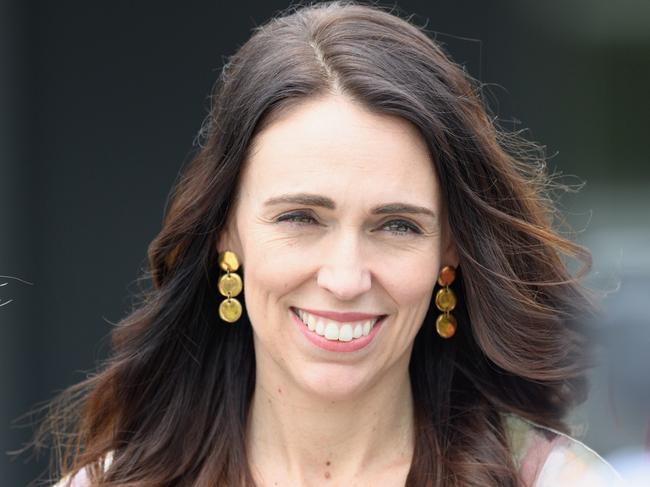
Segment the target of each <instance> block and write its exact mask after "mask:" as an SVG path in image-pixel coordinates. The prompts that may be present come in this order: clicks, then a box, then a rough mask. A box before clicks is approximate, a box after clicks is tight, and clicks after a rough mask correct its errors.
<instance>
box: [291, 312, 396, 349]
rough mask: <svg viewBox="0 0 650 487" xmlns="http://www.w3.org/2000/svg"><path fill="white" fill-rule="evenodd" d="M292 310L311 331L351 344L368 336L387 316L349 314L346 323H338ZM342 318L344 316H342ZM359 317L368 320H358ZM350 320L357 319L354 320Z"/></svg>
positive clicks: (326, 337) (330, 319) (328, 338)
mask: <svg viewBox="0 0 650 487" xmlns="http://www.w3.org/2000/svg"><path fill="white" fill-rule="evenodd" d="M292 310H293V311H294V313H295V314H296V315H297V316H298V317H299V318H300V320H301V321H302V322H303V323H304V325H305V326H306V327H307V328H308V329H309V330H310V331H312V332H314V333H316V334H318V335H320V336H322V337H323V338H325V339H327V340H330V341H334V342H336V341H339V342H350V341H352V340H356V339H357V338H361V337H363V336H368V335H369V334H370V332H371V331H372V329H373V327H374V326H375V324H376V323H377V322H378V321H379V320H380V319H381V318H383V317H384V316H385V315H376V316H374V317H372V318H370V316H372V315H362V314H356V315H357V316H354V315H355V314H349V315H348V316H349V318H348V319H347V320H346V321H337V320H335V319H332V318H330V317H325V316H321V315H317V314H312V313H308V312H307V311H304V310H302V309H298V308H292ZM328 314H330V313H328ZM331 314H333V313H331ZM341 316H344V315H343V314H342V315H341ZM359 317H363V318H366V319H358V318H359ZM350 318H357V319H356V320H353V319H350Z"/></svg>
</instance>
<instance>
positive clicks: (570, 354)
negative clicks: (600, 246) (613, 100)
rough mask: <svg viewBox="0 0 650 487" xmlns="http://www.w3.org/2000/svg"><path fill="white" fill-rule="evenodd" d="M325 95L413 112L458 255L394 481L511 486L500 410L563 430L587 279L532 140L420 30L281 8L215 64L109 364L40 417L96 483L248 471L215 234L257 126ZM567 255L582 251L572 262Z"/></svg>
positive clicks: (573, 388) (573, 398) (240, 337)
mask: <svg viewBox="0 0 650 487" xmlns="http://www.w3.org/2000/svg"><path fill="white" fill-rule="evenodd" d="M329 94H336V95H342V96H346V97H348V98H349V99H351V100H354V101H355V102H358V103H360V104H361V105H362V106H364V107H365V108H367V109H368V110H370V111H372V112H374V113H381V114H390V115H395V116H398V117H401V118H402V119H405V120H407V121H409V122H411V123H412V124H413V125H414V126H415V127H417V129H418V130H419V132H420V133H421V135H422V137H423V139H424V140H425V141H426V144H427V147H428V150H429V151H430V154H431V160H432V161H433V164H434V166H435V172H436V174H437V176H438V178H439V181H440V188H441V191H442V199H443V201H444V202H445V206H446V208H447V214H448V219H449V225H450V229H451V233H452V237H453V239H454V241H455V243H456V245H457V248H458V253H459V257H460V265H459V269H460V272H459V276H458V278H457V280H456V282H455V283H454V285H453V286H452V287H454V288H455V290H456V293H457V295H458V296H459V307H458V308H457V310H456V311H455V312H454V313H455V315H456V317H457V320H458V331H457V333H456V336H455V337H454V338H453V339H451V340H442V339H440V338H439V337H438V336H437V335H436V333H435V328H434V321H435V319H434V318H435V309H434V308H433V307H432V308H431V309H430V310H429V314H428V315H427V318H426V319H425V321H424V323H423V324H422V327H421V329H420V331H419V332H418V334H417V336H416V338H415V345H414V348H413V352H412V357H411V361H410V366H409V374H410V380H411V383H412V393H413V400H414V404H415V424H416V429H415V431H416V433H415V438H414V441H415V447H414V455H413V459H412V464H411V469H410V472H409V474H408V478H407V483H406V485H407V486H414V487H415V486H417V487H422V486H424V487H434V486H437V487H441V486H445V487H461V486H464V487H465V486H481V487H488V486H494V487H497V486H499V487H508V486H510V487H514V486H516V485H520V484H521V479H520V478H519V474H518V472H517V469H516V466H515V463H514V460H513V452H512V451H511V446H510V445H509V444H508V439H507V435H506V430H505V422H504V419H503V414H504V413H514V414H518V415H520V416H522V417H525V418H528V419H530V420H532V421H534V422H536V423H539V424H541V425H545V426H549V427H552V428H555V429H558V430H564V431H566V425H565V424H564V421H563V418H564V417H565V414H566V413H567V411H568V410H569V409H570V408H571V407H572V406H574V405H575V404H577V403H578V402H580V401H582V400H584V397H585V390H586V387H585V386H586V384H585V375H584V374H585V370H586V368H587V367H588V366H589V360H588V359H589V356H588V354H587V350H588V348H587V345H588V341H587V339H586V333H585V329H584V325H582V323H583V322H584V320H583V319H582V317H583V315H584V313H586V312H590V310H592V309H593V302H592V298H591V296H590V295H589V293H588V291H587V290H586V289H585V288H584V287H583V286H582V285H581V284H580V282H579V280H580V277H581V276H582V274H584V272H585V271H586V270H588V269H589V268H590V265H591V262H590V254H589V252H588V251H587V250H586V249H584V248H583V247H581V246H579V245H577V244H576V243H573V242H572V241H571V240H570V239H569V238H567V237H565V236H563V235H562V233H561V232H560V230H559V223H560V222H561V219H560V218H561V217H560V215H559V213H558V211H557V209H556V204H555V203H554V200H553V196H554V191H555V190H556V189H563V186H562V185H561V184H560V183H559V182H558V181H557V179H556V178H555V177H553V176H552V175H550V174H548V171H547V170H546V166H545V158H544V154H543V151H542V149H541V148H540V147H539V146H537V145H536V144H535V143H533V142H529V141H527V140H525V139H524V138H523V137H522V135H521V134H520V133H511V132H508V131H506V130H504V129H501V128H500V127H498V125H497V123H496V122H495V121H494V119H493V117H492V116H491V115H490V114H489V110H488V108H487V107H486V103H484V101H483V97H482V93H481V86H480V85H479V83H477V82H476V81H475V80H473V79H472V78H471V77H469V76H468V75H467V73H466V72H465V71H464V70H463V69H462V68H461V67H460V66H458V65H457V64H455V63H454V62H453V61H451V60H450V58H449V57H448V56H447V55H446V54H445V52H444V51H443V49H442V48H441V46H440V45H438V44H437V43H436V42H435V41H434V40H433V39H432V38H431V37H430V36H429V35H428V33H427V31H425V30H424V29H423V28H421V27H419V26H416V25H414V24H413V23H411V22H409V21H408V20H406V19H403V18H401V17H400V16H399V15H397V14H395V13H393V12H392V11H387V10H385V9H383V8H380V7H377V6H374V5H364V4H360V3H357V2H351V1H348V2H342V1H337V2H328V3H319V4H312V5H305V6H298V7H292V8H290V9H289V10H288V11H285V12H282V13H281V14H280V15H278V16H276V17H275V18H273V19H272V20H270V21H269V22H267V23H266V24H264V25H262V26H260V27H258V28H256V29H255V31H254V33H253V35H252V36H251V38H250V39H249V40H248V41H247V42H246V43H245V44H244V45H242V46H241V47H240V48H239V50H238V51H237V52H236V53H235V54H234V55H233V56H231V57H230V58H229V59H228V62H227V63H226V64H225V65H224V67H223V69H222V71H221V75H220V77H219V79H218V81H217V83H216V84H215V87H214V92H213V94H212V96H211V110H210V113H209V116H208V117H207V119H206V121H205V122H204V124H203V126H202V129H201V133H200V138H199V140H200V142H199V144H198V146H197V150H196V153H195V156H194V158H193V160H192V161H191V162H190V163H189V164H188V165H187V167H186V168H185V169H184V171H183V173H182V175H181V176H180V177H179V179H178V181H177V183H176V185H175V188H174V190H173V192H172V194H171V196H170V204H169V207H168V211H167V214H166V218H165V220H164V225H163V228H162V230H161V231H160V233H159V234H158V235H157V236H156V238H155V239H154V240H153V242H151V244H150V246H149V249H148V256H149V267H150V268H149V273H150V275H149V277H150V278H151V279H152V282H153V286H152V288H151V289H150V290H148V291H146V293H145V294H144V295H143V299H142V300H141V302H140V303H139V304H138V307H137V308H136V309H135V311H133V312H132V313H131V314H130V315H129V316H127V317H126V318H124V319H123V320H122V321H121V322H120V323H119V325H118V326H117V327H116V328H115V329H114V331H113V332H112V344H113V353H112V356H111V358H110V360H109V361H108V363H106V364H104V365H103V366H102V367H101V369H100V370H99V372H98V373H97V374H96V375H94V376H92V377H90V378H89V379H87V380H85V381H84V382H82V383H80V384H77V385H75V386H73V387H72V388H70V389H69V390H68V391H67V392H66V393H65V394H64V395H63V396H62V397H61V398H59V399H58V401H57V402H55V404H54V406H53V409H52V412H51V415H50V421H49V422H48V423H46V424H45V425H44V427H43V430H42V431H41V434H42V435H44V434H45V433H46V432H48V431H49V432H52V431H54V432H55V434H56V437H57V438H59V439H61V438H65V439H66V441H64V442H63V443H62V444H61V447H60V452H61V455H60V457H61V458H60V463H59V468H60V470H61V472H62V473H64V474H65V473H74V472H77V471H79V470H80V469H82V468H83V467H86V468H88V471H89V472H90V473H91V478H92V479H93V485H101V486H127V485H128V486H133V487H135V486H137V487H145V486H152V487H153V486H171V485H173V486H188V487H189V486H193V487H202V486H206V487H207V486H213V485H218V486H228V487H238V486H242V487H243V486H251V485H254V481H253V477H252V474H251V470H250V467H249V464H248V459H247V453H246V426H247V415H248V412H249V406H250V402H251V398H252V393H253V389H254V385H255V356H254V351H253V345H252V332H251V326H250V322H249V321H248V318H247V317H246V316H245V314H244V316H243V317H242V319H241V321H240V322H239V324H238V325H237V326H227V325H225V324H224V323H221V322H220V319H219V317H218V313H217V307H218V299H217V296H218V293H217V290H216V285H215V283H216V280H217V277H218V267H217V264H216V261H217V255H216V252H217V249H216V241H217V238H218V235H219V234H220V232H221V230H222V228H223V227H224V224H225V222H226V220H227V218H228V211H229V207H230V205H231V202H232V201H233V198H234V197H235V196H236V190H237V184H238V180H239V176H240V172H241V169H242V165H243V163H244V162H245V161H246V159H247V157H248V154H249V151H250V147H251V144H252V142H253V139H254V137H255V135H256V134H257V133H258V132H259V131H260V130H262V129H263V128H264V127H265V126H266V125H268V124H270V123H272V122H273V120H274V119H275V118H276V117H277V116H278V115H279V114H280V113H282V112H283V111H285V110H289V109H291V108H292V107H293V106H296V105H297V104H299V103H301V102H303V101H305V100H306V99H309V98H313V97H319V96H326V95H329ZM564 189H566V188H564ZM567 258H570V259H576V260H578V261H580V262H582V263H583V267H582V271H581V272H579V273H578V275H577V276H574V275H573V274H572V273H571V272H570V271H569V267H568V262H566V260H567ZM244 275H245V269H244ZM56 432H58V433H56ZM62 432H64V433H65V434H63V433H62ZM109 452H112V455H113V460H112V463H111V465H110V467H109V468H107V469H105V470H104V469H103V463H102V461H103V459H104V458H105V457H106V455H107V454H108V453H109Z"/></svg>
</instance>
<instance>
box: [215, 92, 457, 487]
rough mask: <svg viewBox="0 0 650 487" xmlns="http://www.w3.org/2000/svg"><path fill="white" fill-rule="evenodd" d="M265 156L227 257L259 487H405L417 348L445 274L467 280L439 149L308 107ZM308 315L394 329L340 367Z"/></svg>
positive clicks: (347, 104) (281, 129)
mask: <svg viewBox="0 0 650 487" xmlns="http://www.w3.org/2000/svg"><path fill="white" fill-rule="evenodd" d="M254 142H255V145H254V150H253V152H252V154H251V157H250V160H248V161H247V163H246V166H245V168H244V172H243V174H242V178H241V181H240V188H239V194H238V199H237V202H236V204H235V206H234V209H233V211H232V212H231V214H230V216H229V221H228V224H227V230H226V231H225V232H223V234H222V235H221V238H220V240H219V243H218V246H219V250H226V249H228V250H233V251H234V252H236V253H237V255H238V256H239V257H240V260H241V261H242V265H243V269H244V275H243V279H244V294H245V296H246V312H247V313H248V315H249V317H250V320H251V324H252V326H253V332H254V345H255V356H256V363H257V372H256V373H257V376H256V387H255V392H254V398H253V403H252V407H251V413H250V418H249V428H248V437H247V442H248V451H249V460H250V464H251V468H252V470H253V473H254V476H255V479H256V482H257V484H258V486H265V487H266V486H274V485H279V486H287V485H291V486H332V487H333V486H346V487H349V486H367V485H373V486H387V487H388V486H390V487H393V486H402V485H404V482H405V480H406V476H407V474H408V471H409V468H410V462H411V458H412V455H413V437H414V424H413V402H412V394H411V388H410V381H409V374H408V364H409V359H410V355H411V350H412V346H413V341H414V339H415V335H416V334H417V331H418V330H419V327H420V326H421V324H422V322H423V320H424V318H425V315H426V312H427V309H428V307H429V303H430V301H431V296H432V293H433V288H434V285H435V280H436V277H437V275H438V273H439V270H440V268H441V267H442V266H444V265H454V266H456V265H458V257H457V254H456V250H455V247H454V245H453V242H452V241H451V239H450V238H449V231H448V226H447V223H446V217H445V215H444V211H443V207H442V204H441V201H440V191H439V183H438V181H437V177H436V175H435V171H434V169H433V164H432V161H431V159H430V155H429V152H428V150H427V147H426V145H425V142H424V140H423V139H422V138H421V136H420V134H419V132H418V131H417V129H416V128H415V127H413V126H412V125H410V124H409V123H408V122H406V121H404V120H402V119H399V118H397V117H391V116H384V115H377V114H373V113H370V112H369V111H367V110H365V109H364V108H362V107H360V106H359V105H358V104H356V103H353V102H351V101H349V100H348V99H346V98H344V97H342V96H338V95H337V96H329V97H326V98H320V99H312V100H308V101H306V102H304V103H303V104H301V105H299V106H298V107H295V108H294V109H293V110H292V111H290V112H288V114H285V115H284V116H283V118H281V119H279V120H276V121H275V122H274V123H272V124H271V125H270V126H269V127H267V128H266V129H265V130H264V131H262V132H261V133H260V134H259V135H258V137H257V138H256V140H255V141H254ZM296 194H300V195H305V194H308V195H311V196H314V195H315V196H317V197H318V198H316V199H314V198H311V202H309V201H297V200H296V199H295V198H293V199H292V195H293V196H295V195H296ZM287 195H288V196H290V198H286V196H287ZM303 200H304V198H303ZM396 203H399V204H400V205H396ZM402 203H404V204H405V205H410V206H409V207H410V208H411V210H405V209H404V208H405V207H406V206H404V205H401V204H402ZM377 208H383V210H382V211H379V212H378V211H376V210H377ZM387 208H388V209H387ZM413 208H419V209H420V210H421V209H423V208H424V209H425V210H426V211H419V210H418V211H413ZM296 308H297V309H303V308H305V309H315V310H328V311H336V312H363V313H369V314H371V315H377V316H379V315H382V316H383V315H386V318H385V319H384V321H383V323H382V325H381V327H380V328H378V331H377V333H376V335H375V336H374V338H373V339H372V341H371V342H370V343H369V344H368V345H367V346H365V347H364V348H361V349H359V350H356V351H353V352H341V351H336V352H335V351H330V350H326V349H323V348H320V347H319V346H317V345H314V343H312V342H311V341H310V340H308V339H307V338H305V336H306V333H312V332H311V331H308V332H306V331H305V330H304V329H301V328H300V327H301V326H306V325H303V324H302V323H301V322H300V321H296V317H295V315H292V313H293V311H292V310H294V309H296ZM296 323H298V324H296Z"/></svg>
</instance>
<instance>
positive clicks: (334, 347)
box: [289, 308, 388, 353]
mask: <svg viewBox="0 0 650 487" xmlns="http://www.w3.org/2000/svg"><path fill="white" fill-rule="evenodd" d="M296 309H301V310H302V309H304V308H291V309H290V310H289V314H290V315H291V319H292V320H293V322H294V323H295V324H296V326H298V328H299V329H300V331H301V332H302V334H303V335H304V336H305V338H306V339H307V340H308V341H309V342H311V343H312V344H313V345H315V346H317V347H318V348H321V349H323V350H327V351H328V352H344V353H350V352H356V351H357V350H361V349H362V348H366V347H367V346H368V345H369V344H370V343H371V342H372V341H373V340H374V338H375V336H376V335H377V333H378V332H379V329H380V328H381V327H382V325H383V324H384V321H385V319H386V317H387V316H388V315H367V314H363V313H356V314H355V313H350V314H352V315H354V316H359V315H361V316H369V317H370V318H375V317H377V316H381V318H379V320H377V322H376V323H375V325H374V326H373V328H372V330H370V333H369V334H368V335H366V336H361V337H359V338H356V339H354V340H352V341H349V342H340V341H338V340H336V341H334V340H328V339H327V338H325V337H322V336H320V335H319V334H318V333H315V332H313V331H310V330H309V328H307V326H305V324H304V323H303V322H302V320H301V319H300V317H299V316H298V315H297V314H296V311H295V310H296ZM304 311H307V310H304ZM307 312H308V313H310V312H311V311H307ZM314 314H315V313H314ZM341 314H343V315H345V313H339V316H340V315H341ZM321 316H322V315H321ZM370 318H366V319H370ZM332 319H335V318H332Z"/></svg>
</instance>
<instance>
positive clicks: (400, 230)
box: [381, 220, 422, 236]
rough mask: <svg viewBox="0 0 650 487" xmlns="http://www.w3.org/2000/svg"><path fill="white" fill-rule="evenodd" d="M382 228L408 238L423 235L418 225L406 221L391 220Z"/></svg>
mask: <svg viewBox="0 0 650 487" xmlns="http://www.w3.org/2000/svg"><path fill="white" fill-rule="evenodd" d="M381 228H384V229H388V231H389V232H390V233H391V234H393V235H397V236H407V235H409V234H416V235H420V234H422V230H420V229H419V228H418V226H417V225H415V224H413V223H411V222H408V221H406V220H391V221H389V222H386V223H384V224H383V225H382V227H381Z"/></svg>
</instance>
